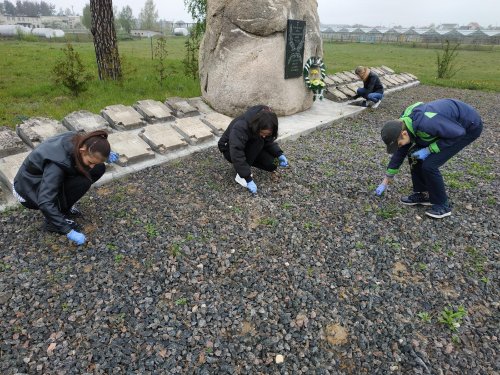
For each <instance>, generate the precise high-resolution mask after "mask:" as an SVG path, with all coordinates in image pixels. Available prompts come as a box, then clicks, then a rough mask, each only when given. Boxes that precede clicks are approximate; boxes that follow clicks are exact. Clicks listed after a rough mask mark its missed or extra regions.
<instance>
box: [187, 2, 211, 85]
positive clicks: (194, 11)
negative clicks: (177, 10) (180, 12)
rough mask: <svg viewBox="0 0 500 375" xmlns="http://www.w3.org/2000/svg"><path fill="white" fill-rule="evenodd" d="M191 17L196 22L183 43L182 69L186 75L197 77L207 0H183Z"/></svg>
mask: <svg viewBox="0 0 500 375" xmlns="http://www.w3.org/2000/svg"><path fill="white" fill-rule="evenodd" d="M184 5H185V6H187V8H188V12H189V13H191V17H193V20H195V21H196V24H195V25H194V26H193V27H192V28H191V32H190V34H189V38H188V40H187V41H186V43H185V46H186V57H185V58H184V70H185V73H186V74H187V75H190V76H191V77H192V78H193V79H196V78H198V71H199V65H198V52H199V50H200V43H201V38H202V37H203V33H204V32H205V27H206V14H207V0H184Z"/></svg>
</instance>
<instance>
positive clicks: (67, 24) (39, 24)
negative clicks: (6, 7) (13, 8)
mask: <svg viewBox="0 0 500 375" xmlns="http://www.w3.org/2000/svg"><path fill="white" fill-rule="evenodd" d="M0 25H20V26H25V27H29V28H30V29H34V28H43V27H53V28H58V29H76V28H79V27H81V23H80V17H79V16H41V17H27V16H10V15H5V14H0Z"/></svg>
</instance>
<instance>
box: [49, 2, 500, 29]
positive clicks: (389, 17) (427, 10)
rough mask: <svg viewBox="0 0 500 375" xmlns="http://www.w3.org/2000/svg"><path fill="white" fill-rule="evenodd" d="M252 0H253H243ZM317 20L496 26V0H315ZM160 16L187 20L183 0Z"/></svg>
mask: <svg viewBox="0 0 500 375" xmlns="http://www.w3.org/2000/svg"><path fill="white" fill-rule="evenodd" d="M45 1H47V2H49V3H51V4H54V5H56V9H57V10H59V8H63V9H66V8H68V7H69V8H71V6H73V10H74V12H75V13H78V14H81V11H82V9H83V7H84V6H85V4H88V3H89V1H88V0H87V1H86V0H45ZM246 1H253V0H246ZM317 1H318V13H319V17H320V21H321V22H322V23H324V24H351V25H352V24H356V23H358V24H364V25H367V26H396V25H401V26H428V25H430V24H431V23H434V24H436V25H438V24H441V23H458V24H460V25H466V24H468V23H469V22H478V23H479V24H480V25H481V26H483V27H486V26H488V25H493V26H500V0H418V1H415V0H412V1H410V0H379V1H376V0H355V1H348V0H317ZM144 3H145V0H113V5H114V6H115V7H117V8H118V10H119V11H120V10H121V9H122V8H123V7H124V6H126V5H129V6H130V7H131V8H132V11H133V13H134V17H137V16H138V15H139V12H140V11H141V9H142V8H143V7H144ZM155 5H156V9H157V10H158V15H159V16H160V18H162V19H165V20H168V21H179V20H183V21H186V22H189V21H191V17H190V16H189V15H188V13H187V12H186V11H185V9H184V0H155Z"/></svg>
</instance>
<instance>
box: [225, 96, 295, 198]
mask: <svg viewBox="0 0 500 375" xmlns="http://www.w3.org/2000/svg"><path fill="white" fill-rule="evenodd" d="M277 137H278V117H277V116H276V113H274V112H273V111H272V109H271V108H269V107H267V106H265V105H256V106H253V107H250V108H249V109H248V110H247V111H246V112H245V113H244V114H242V115H241V116H239V117H236V118H235V119H234V120H233V121H231V123H230V124H229V126H228V127H227V129H226V131H225V132H224V134H223V135H222V137H221V138H220V140H219V143H218V147H219V150H220V151H221V152H222V154H223V155H224V157H225V158H226V160H227V161H229V162H230V163H232V164H233V166H234V169H235V170H236V178H235V180H236V181H237V182H238V183H240V184H241V185H243V186H245V185H246V187H247V189H248V190H249V191H250V192H251V193H252V194H255V193H257V185H256V184H255V182H254V181H253V178H252V173H251V169H250V167H251V166H254V167H256V168H259V169H263V170H265V171H269V172H274V171H275V170H276V164H275V162H274V161H275V159H276V158H278V161H279V165H280V166H281V167H287V166H288V160H287V158H286V157H285V155H284V154H283V151H282V150H281V148H280V147H279V146H278V144H277V143H276V142H275V140H276V138H277Z"/></svg>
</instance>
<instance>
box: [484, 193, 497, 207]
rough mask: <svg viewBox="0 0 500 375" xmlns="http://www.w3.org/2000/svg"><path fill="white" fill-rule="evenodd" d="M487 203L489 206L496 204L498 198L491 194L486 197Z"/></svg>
mask: <svg viewBox="0 0 500 375" xmlns="http://www.w3.org/2000/svg"><path fill="white" fill-rule="evenodd" d="M486 204H488V205H489V206H496V204H497V200H496V198H495V197H494V196H492V195H490V196H489V197H488V198H486Z"/></svg>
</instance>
